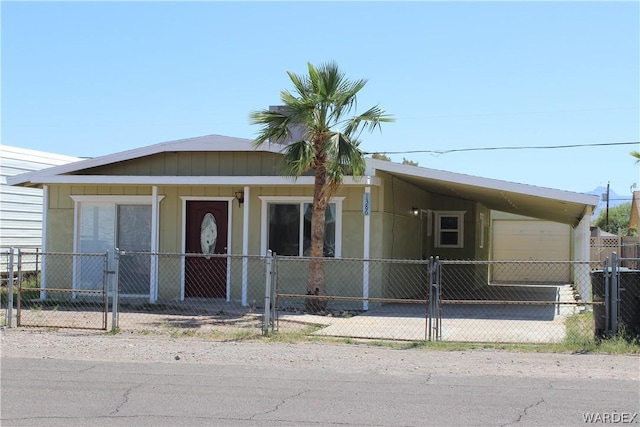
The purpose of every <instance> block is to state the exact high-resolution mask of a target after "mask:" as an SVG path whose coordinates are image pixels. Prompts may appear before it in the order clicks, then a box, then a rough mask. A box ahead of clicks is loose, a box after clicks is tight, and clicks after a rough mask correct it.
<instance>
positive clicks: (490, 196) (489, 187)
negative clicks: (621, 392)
mask: <svg viewBox="0 0 640 427" xmlns="http://www.w3.org/2000/svg"><path fill="white" fill-rule="evenodd" d="M368 164H369V168H370V170H369V171H368V173H370V174H371V175H374V176H375V175H380V176H385V175H388V176H392V177H394V178H397V179H399V180H402V181H404V182H406V183H408V184H410V185H411V186H413V187H414V188H416V189H419V190H423V191H425V192H428V193H430V194H435V195H438V196H439V197H443V198H451V199H458V200H468V201H473V202H475V203H478V204H480V205H482V206H484V207H486V208H487V209H489V210H492V211H498V212H505V213H509V214H515V215H519V216H522V217H528V218H535V219H539V220H544V221H548V222H553V223H557V224H564V225H568V226H570V227H571V228H570V233H569V234H570V236H569V238H570V242H569V244H568V245H569V247H570V253H569V258H570V259H563V260H557V261H588V260H589V257H590V228H589V227H590V222H591V214H592V213H593V210H594V209H595V207H596V206H597V204H598V197H597V196H594V195H590V194H582V193H574V192H569V191H563V190H557V189H551V188H544V187H537V186H533V185H527V184H520V183H513V182H507V181H501V180H495V179H490V178H483V177H477V176H471V175H464V174H459V173H453V172H447V171H441V170H436V169H429V168H422V167H416V166H410V165H403V164H398V163H393V162H387V161H382V160H374V159H369V163H368ZM425 208H426V209H438V207H437V206H432V207H425ZM486 220H487V221H488V218H487V219H486ZM472 221H476V220H475V219H474V220H472ZM423 238H424V236H423ZM433 255H439V254H438V253H435V254H433ZM490 259H491V255H490V253H489V254H488V255H487V260H490ZM575 269H580V270H579V271H576V270H575ZM583 270H584V271H583ZM585 273H586V274H585ZM569 278H570V280H571V281H572V282H573V284H574V286H575V288H576V289H577V290H578V292H579V294H580V296H581V297H582V299H583V300H584V301H590V298H591V292H590V282H589V276H588V266H586V265H580V266H574V267H573V271H571V272H570V273H569ZM533 281H536V280H535V279H534V280H533ZM538 281H539V280H538Z"/></svg>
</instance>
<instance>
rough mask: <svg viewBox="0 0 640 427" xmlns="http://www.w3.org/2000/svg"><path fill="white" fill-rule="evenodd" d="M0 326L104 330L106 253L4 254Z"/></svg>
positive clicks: (33, 251)
mask: <svg viewBox="0 0 640 427" xmlns="http://www.w3.org/2000/svg"><path fill="white" fill-rule="evenodd" d="M8 266H9V268H8V270H9V271H8V273H7V276H6V287H3V289H2V300H3V302H4V301H6V311H5V317H4V319H5V320H4V323H5V324H6V325H9V326H11V325H12V324H13V318H14V317H15V319H16V321H15V324H16V326H18V327H20V326H31V327H49V328H73V329H103V330H106V329H107V310H108V296H107V273H108V271H107V266H108V253H105V254H68V253H41V252H39V251H37V250H17V251H13V250H11V251H10V253H9V263H8Z"/></svg>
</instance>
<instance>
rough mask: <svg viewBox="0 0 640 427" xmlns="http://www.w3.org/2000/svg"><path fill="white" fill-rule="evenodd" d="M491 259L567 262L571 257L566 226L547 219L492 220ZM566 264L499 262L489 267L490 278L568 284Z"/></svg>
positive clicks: (494, 279) (505, 281)
mask: <svg viewBox="0 0 640 427" xmlns="http://www.w3.org/2000/svg"><path fill="white" fill-rule="evenodd" d="M492 254H493V260H496V261H506V260H509V261H510V260H527V261H528V260H540V261H567V260H570V259H571V234H570V227H569V226H568V225H566V224H559V223H556V222H549V221H537V220H494V221H493V244H492ZM570 271H571V269H570V266H569V264H568V263H567V264H548V265H540V264H535V265H529V266H527V265H526V264H515V263H514V264H513V265H509V264H500V265H496V266H494V268H493V269H492V276H491V277H492V281H493V282H499V283H507V282H553V283H558V282H562V283H568V282H569V280H570Z"/></svg>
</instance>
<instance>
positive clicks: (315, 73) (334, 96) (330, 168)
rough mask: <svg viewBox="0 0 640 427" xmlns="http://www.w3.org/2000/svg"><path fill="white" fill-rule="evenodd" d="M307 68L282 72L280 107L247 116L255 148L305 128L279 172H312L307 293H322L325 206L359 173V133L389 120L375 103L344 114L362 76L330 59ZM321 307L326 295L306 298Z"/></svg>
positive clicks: (351, 106)
mask: <svg viewBox="0 0 640 427" xmlns="http://www.w3.org/2000/svg"><path fill="white" fill-rule="evenodd" d="M307 68H308V74H305V75H298V74H294V73H292V72H290V71H287V74H288V75H289V78H290V79H291V82H292V83H293V86H294V91H293V92H290V91H288V90H282V91H281V92H280V99H281V100H282V102H283V104H284V108H283V109H281V110H280V111H272V110H262V111H256V112H252V113H251V114H250V116H249V118H250V122H251V124H252V125H260V126H261V128H260V131H259V133H258V136H257V137H256V139H255V141H254V145H255V146H256V147H259V146H261V145H262V144H264V143H273V142H283V141H285V140H286V139H287V138H291V135H292V133H291V129H292V128H294V127H296V126H302V127H303V128H304V129H305V133H304V135H303V136H302V138H301V139H300V140H299V141H293V142H292V143H291V144H289V145H287V146H286V147H285V148H284V150H283V153H284V157H283V159H282V162H281V164H280V166H281V171H280V173H281V174H282V175H285V176H293V177H296V178H297V177H299V176H301V175H302V174H303V173H305V172H307V171H309V170H312V171H313V173H314V189H313V205H312V217H311V261H310V265H309V274H308V281H307V294H309V295H319V296H326V287H325V280H324V268H323V264H322V256H323V253H324V234H325V211H326V208H327V205H328V203H329V200H330V198H331V196H332V195H333V194H334V193H335V191H336V190H337V189H338V188H339V186H340V184H341V183H342V181H343V178H344V176H345V175H353V176H362V175H363V174H364V171H365V167H366V163H365V159H364V154H363V152H362V151H361V150H360V148H359V145H360V141H359V140H358V138H359V136H360V135H361V133H362V132H363V131H364V130H367V131H369V132H371V131H373V130H375V129H376V128H378V129H380V124H381V123H382V122H391V121H393V119H392V118H391V117H390V116H389V115H386V114H385V112H384V110H382V109H380V108H379V107H378V106H374V107H372V108H370V109H368V110H367V111H365V112H364V113H362V114H359V115H353V116H350V114H351V112H352V111H353V110H355V108H356V107H357V100H356V97H357V95H358V92H360V90H361V89H362V88H363V87H364V86H365V84H366V83H367V81H366V80H364V79H361V80H356V81H351V80H348V79H346V78H345V75H344V73H343V72H342V71H341V70H340V69H339V68H338V65H337V64H336V63H335V62H328V63H326V64H322V65H320V66H318V67H315V66H313V65H312V64H311V63H308V64H307ZM309 302H313V304H309ZM325 307H326V300H323V299H321V298H315V299H314V298H311V299H308V300H307V308H309V309H311V311H318V310H321V309H323V308H325Z"/></svg>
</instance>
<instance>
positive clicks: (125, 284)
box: [71, 196, 152, 296]
mask: <svg viewBox="0 0 640 427" xmlns="http://www.w3.org/2000/svg"><path fill="white" fill-rule="evenodd" d="M71 197H72V198H73V200H74V201H75V202H76V212H77V224H76V231H75V234H76V246H75V251H76V252H77V253H81V254H101V253H105V252H108V253H109V258H110V262H111V263H112V262H113V257H114V255H113V254H114V252H115V249H116V248H118V249H120V250H123V251H127V252H150V250H151V234H152V232H151V219H152V218H151V216H152V212H151V211H152V209H151V203H150V202H151V198H150V197H146V196H71ZM102 262H103V260H102V258H99V257H78V259H77V260H76V261H75V267H74V268H75V281H74V287H76V288H79V289H99V288H100V287H101V286H102V281H103V280H104V279H103V275H104V266H103V265H102ZM119 262H120V268H123V269H125V268H126V270H127V271H129V272H130V273H129V274H127V275H120V276H119V277H118V279H119V280H118V286H119V289H120V292H121V293H122V294H123V295H128V296H148V295H149V292H150V279H151V259H150V257H149V256H143V255H130V256H127V257H122V258H121V259H120V260H119ZM110 279H111V276H110Z"/></svg>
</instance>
